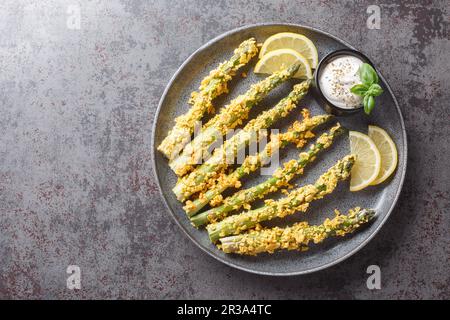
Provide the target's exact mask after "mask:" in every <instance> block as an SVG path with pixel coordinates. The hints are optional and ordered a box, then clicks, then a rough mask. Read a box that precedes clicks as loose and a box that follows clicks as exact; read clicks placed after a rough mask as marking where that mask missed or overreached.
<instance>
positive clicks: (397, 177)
mask: <svg viewBox="0 0 450 320" xmlns="http://www.w3.org/2000/svg"><path fill="white" fill-rule="evenodd" d="M278 32H297V33H301V34H304V35H306V36H307V37H309V38H310V39H311V40H312V41H313V42H314V43H315V45H316V46H317V48H318V50H319V59H320V58H321V57H323V56H324V55H326V54H327V53H329V52H331V51H334V50H336V49H341V48H351V49H355V48H353V47H351V46H350V45H349V44H347V43H345V42H344V41H342V40H339V39H338V38H336V37H334V36H332V35H329V34H327V33H325V32H322V31H319V30H316V29H313V28H309V27H305V26H300V25H292V24H260V25H251V26H246V27H242V28H239V29H236V30H233V31H230V32H227V33H225V34H223V35H221V36H219V37H217V38H215V39H213V40H211V41H210V42H208V43H207V44H205V45H204V46H203V47H201V48H200V49H198V50H197V51H196V52H194V53H193V54H192V55H191V56H190V57H189V58H188V59H187V60H186V61H185V62H184V63H183V65H182V66H181V67H180V68H179V69H178V71H177V72H176V73H175V75H174V76H173V78H172V79H171V80H170V83H169V84H168V86H167V88H166V90H165V91H164V94H163V96H162V98H161V101H160V103H159V107H158V111H157V114H156V119H155V123H154V127H153V141H152V143H153V145H152V152H153V161H154V163H153V165H154V168H155V174H156V178H157V181H158V184H159V187H160V190H161V194H162V196H163V198H164V201H165V203H166V205H167V208H168V209H169V212H170V213H171V215H172V216H173V217H174V219H175V221H176V222H177V223H178V225H179V226H180V227H181V229H182V230H183V231H184V232H185V233H186V235H187V236H188V237H189V238H190V239H191V240H192V241H193V242H194V243H195V244H196V245H197V246H199V247H200V248H201V249H202V250H203V251H205V252H207V253H208V254H210V255H211V256H213V257H214V258H216V259H218V260H220V261H222V262H223V263H226V264H228V265H230V266H233V267H236V268H238V269H241V270H246V271H249V272H253V273H259V274H267V275H297V274H305V273H309V272H314V271H317V270H321V269H324V268H327V267H329V266H331V265H334V264H336V263H338V262H340V261H342V260H344V259H346V258H348V257H349V256H350V255H352V254H354V253H355V252H357V251H358V250H359V249H361V248H362V247H363V246H364V245H365V244H367V242H368V241H369V240H370V239H371V238H372V237H373V236H374V235H375V234H376V233H377V231H378V230H379V229H380V228H381V226H382V225H383V224H384V222H385V221H386V220H387V218H388V216H389V214H390V213H391V211H392V210H393V208H394V206H395V203H396V202H397V199H398V197H399V194H400V191H401V189H402V185H403V180H404V177H405V171H406V154H407V146H406V132H405V126H404V123H403V118H402V115H401V111H400V109H399V107H398V104H397V101H396V99H395V97H394V95H393V93H392V91H391V89H390V88H389V86H388V84H387V83H386V81H385V80H384V78H383V77H381V80H382V82H383V83H382V86H383V88H384V89H385V93H384V94H383V95H382V96H380V97H378V98H377V106H376V108H375V110H374V111H373V112H372V114H371V115H370V117H367V116H365V115H364V114H357V115H353V116H349V117H345V118H339V119H338V120H339V121H340V122H341V123H342V124H343V125H345V126H346V127H347V128H349V129H352V130H358V131H361V132H366V131H367V125H368V124H375V125H380V126H381V127H383V128H384V129H385V130H387V132H389V133H390V135H391V136H392V138H393V140H394V141H395V143H396V144H397V148H398V153H399V162H398V168H397V170H396V172H395V174H394V175H393V177H392V178H390V179H389V180H388V182H386V183H383V184H381V185H379V186H376V187H370V188H367V189H365V190H363V191H361V192H356V193H351V192H350V191H348V188H349V186H348V182H344V183H341V184H340V186H338V188H337V190H335V192H334V193H333V194H332V195H331V196H328V197H327V198H324V199H322V200H320V201H317V202H315V203H313V205H312V206H311V207H310V209H309V210H308V212H306V213H304V214H297V215H294V216H291V217H289V219H285V220H284V221H278V224H279V225H284V224H287V223H292V222H295V221H301V220H307V221H308V222H310V223H319V222H321V221H322V220H323V219H325V218H326V217H330V216H332V215H333V210H334V209H335V208H338V209H339V210H341V211H343V212H344V211H346V210H348V209H349V208H352V207H354V206H361V207H367V208H374V209H376V211H377V219H376V220H375V221H374V222H373V223H372V224H371V225H369V226H367V227H366V228H364V229H362V230H361V231H360V232H357V233H355V234H353V235H350V236H348V237H346V238H339V239H328V240H327V241H326V242H324V243H322V244H320V245H312V246H311V248H310V250H309V251H307V252H304V253H300V252H277V253H275V254H271V255H270V254H263V255H259V256H257V257H242V256H237V255H226V254H224V253H223V252H221V251H219V250H218V249H217V248H216V247H215V246H213V245H212V244H211V243H210V242H209V240H208V236H207V234H206V231H204V230H197V229H195V228H193V227H192V226H191V225H190V224H189V222H188V219H187V218H186V215H185V213H184V211H183V209H182V205H181V204H180V203H179V202H178V201H177V200H176V198H175V196H174V194H173V193H172V191H171V189H172V187H173V186H174V185H175V182H176V177H175V175H174V174H173V172H171V170H170V169H169V167H168V164H167V160H166V159H165V158H164V157H163V156H162V155H161V154H160V153H159V152H157V151H156V146H158V145H159V143H160V142H161V141H162V139H163V138H164V137H165V136H166V134H167V132H168V131H169V130H170V128H171V127H172V126H173V123H174V122H173V120H174V118H175V117H176V116H178V115H180V114H183V113H184V112H186V110H187V109H188V105H187V103H186V101H187V100H188V97H189V95H190V93H191V92H192V91H194V90H196V89H197V87H198V85H199V83H200V81H201V79H202V78H203V77H204V76H205V75H207V73H208V71H209V70H210V69H212V68H214V67H215V66H216V65H217V64H218V63H219V62H221V61H223V60H225V59H226V58H227V57H228V56H230V55H231V53H232V51H233V49H234V48H235V47H237V46H238V45H239V43H240V42H242V41H243V40H245V39H247V38H249V37H255V38H256V39H257V40H258V42H263V41H264V40H265V39H266V38H267V37H269V36H270V35H272V34H275V33H278ZM369 58H370V55H369ZM255 61H256V59H253V64H251V65H250V66H249V68H248V70H245V71H249V72H248V77H247V78H245V79H244V78H241V77H236V78H238V79H237V80H236V81H233V82H232V83H231V85H230V93H229V94H228V95H226V96H225V97H221V98H219V99H216V100H215V105H216V106H220V105H223V104H225V103H227V102H228V101H230V99H232V98H233V97H236V96H237V95H238V94H240V93H243V92H245V91H246V89H247V88H248V87H249V85H250V84H251V83H254V82H256V81H258V79H260V77H259V76H256V75H255V74H253V72H251V70H252V68H253V67H254V63H255ZM293 83H295V81H292V82H290V83H286V84H284V85H282V86H281V87H280V88H278V89H276V90H275V92H273V93H272V94H271V95H270V96H269V97H267V98H266V99H265V100H264V101H263V102H262V103H261V104H260V105H259V107H257V108H256V109H255V110H254V112H253V110H252V117H254V116H255V115H256V114H257V113H258V112H260V111H261V110H264V109H266V108H268V107H269V106H272V105H273V104H274V103H276V102H277V101H278V100H279V99H280V98H281V97H283V96H284V95H285V94H287V93H288V92H289V90H290V88H291V87H292V84H293ZM300 105H301V106H307V107H308V108H310V110H311V113H312V114H313V115H314V114H319V113H323V111H322V109H321V108H320V106H319V105H318V104H317V102H316V101H315V100H314V98H313V97H312V95H311V94H309V95H308V96H307V98H306V99H304V100H303V101H301V103H300ZM297 110H300V108H299V109H297ZM288 118H289V119H286V121H282V122H280V123H278V124H277V126H276V127H277V128H279V129H281V130H283V129H285V128H287V126H288V125H289V123H290V122H292V121H293V120H294V118H299V112H298V111H295V112H293V113H292V114H291V116H290V117H288ZM323 130H325V129H323ZM317 132H318V133H320V132H321V130H319V131H317ZM288 149H290V150H287V152H286V153H282V158H283V159H282V160H284V159H289V158H293V157H295V155H296V154H298V150H296V149H295V148H288ZM348 152H349V146H348V139H347V138H346V137H341V138H340V139H339V140H338V141H337V143H336V144H335V146H334V147H332V148H331V149H330V150H328V151H326V152H325V153H322V154H321V156H320V158H319V159H317V160H316V161H315V163H314V164H313V165H310V166H309V167H307V169H306V170H305V174H304V175H303V176H302V177H300V178H299V179H297V180H296V181H295V182H296V183H300V184H305V183H312V182H313V181H314V180H315V179H316V178H317V177H318V176H319V175H320V174H321V173H322V172H324V171H325V170H326V169H327V168H328V167H330V166H332V165H333V163H334V162H335V161H336V160H338V159H339V158H340V157H342V156H344V155H345V154H347V153H348ZM263 179H264V177H261V176H259V175H255V176H254V177H252V178H251V179H247V180H246V183H245V184H244V187H245V186H250V185H253V184H255V183H258V182H260V181H262V180H263ZM276 196H277V195H275V197H276ZM199 255H200V253H199Z"/></svg>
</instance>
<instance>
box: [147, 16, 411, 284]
mask: <svg viewBox="0 0 450 320" xmlns="http://www.w3.org/2000/svg"><path fill="white" fill-rule="evenodd" d="M266 26H274V27H275V26H286V27H299V28H303V29H307V30H309V31H313V32H317V33H321V34H323V35H325V36H328V37H330V38H332V39H334V40H336V41H337V42H339V43H341V44H343V45H344V46H347V47H348V48H350V49H353V50H356V51H359V50H358V49H356V48H355V47H353V46H352V45H350V44H349V43H347V42H346V41H344V40H341V39H339V38H338V37H336V36H334V35H332V34H330V33H328V32H325V31H322V30H319V29H316V28H313V27H309V26H305V25H302V24H295V23H282V22H280V23H278V22H270V23H257V24H249V25H245V26H242V27H239V28H236V29H233V30H230V31H227V32H225V33H223V34H221V35H219V36H217V37H215V38H213V39H211V40H209V41H208V42H206V43H205V44H204V45H203V46H201V47H200V48H198V49H197V50H195V51H194V52H193V53H192V54H191V55H190V56H189V57H188V58H187V59H186V60H185V61H184V62H183V64H182V65H181V66H180V67H179V68H178V69H177V71H176V72H175V74H174V75H173V76H172V78H171V79H170V81H169V83H168V84H167V86H166V88H165V89H164V92H163V94H162V96H161V99H160V100H159V103H158V108H157V110H156V115H155V118H154V120H153V126H152V132H151V133H152V137H151V161H152V165H153V173H154V175H155V177H156V182H157V185H158V189H159V193H160V194H161V197H162V198H163V200H164V201H163V202H164V205H165V207H166V208H167V210H169V212H170V213H171V215H172V218H173V219H174V220H175V222H176V223H177V225H178V226H179V227H180V228H181V230H183V232H184V233H185V234H186V235H187V237H188V238H189V239H190V240H191V241H192V242H194V243H195V245H196V246H197V247H199V248H200V249H201V250H202V251H204V252H206V253H207V254H209V255H210V256H211V257H213V258H214V259H216V260H218V261H220V262H222V263H224V264H226V265H228V266H230V267H233V268H236V269H239V270H243V271H246V272H250V273H254V274H259V275H267V276H297V275H303V274H308V273H313V272H316V271H320V270H323V269H326V268H329V267H331V266H334V265H336V264H338V263H340V262H342V261H344V260H346V259H348V258H349V257H351V256H352V255H354V254H355V253H356V252H358V251H359V250H361V249H362V248H363V247H364V246H365V245H367V243H369V241H370V240H372V238H373V237H374V236H375V235H376V234H377V233H378V232H379V231H380V229H381V227H382V226H383V225H384V224H385V222H386V221H387V219H388V218H389V216H390V215H391V213H392V211H393V210H394V208H395V206H396V204H397V202H398V198H399V197H400V193H401V191H402V189H403V184H404V181H405V176H406V168H407V159H408V156H407V155H408V145H407V136H406V128H405V122H404V120H403V114H402V112H401V110H400V107H399V105H398V102H397V99H396V98H395V95H394V93H393V92H392V89H391V87H390V86H389V84H388V82H387V81H386V80H385V78H384V77H383V75H382V74H381V73H380V72H379V71H378V73H379V76H380V78H381V79H382V80H383V82H384V84H385V85H386V88H387V89H388V91H389V94H390V95H391V97H392V100H393V101H394V104H395V108H396V109H397V112H398V114H399V117H400V125H401V130H402V136H403V157H402V160H403V161H402V163H403V167H402V168H401V172H400V174H401V177H400V183H399V186H398V189H397V192H396V194H395V197H394V200H393V202H392V205H391V207H390V208H389V210H388V212H387V213H386V215H385V216H384V217H383V220H381V222H380V224H379V226H378V227H377V228H376V229H375V230H374V231H373V232H372V233H371V234H370V235H369V236H368V237H367V238H366V239H365V240H364V241H362V242H361V243H360V244H359V245H358V246H357V247H356V248H354V249H353V250H352V251H350V252H348V253H346V254H344V255H342V256H341V257H339V258H337V259H335V260H333V261H331V262H328V263H325V264H322V265H319V266H316V267H313V268H310V269H306V270H302V271H298V272H283V273H281V272H280V273H278V272H264V271H258V270H253V269H250V268H245V267H242V266H238V265H236V264H234V263H232V262H230V261H227V260H225V259H223V258H222V257H220V256H218V255H217V254H216V253H215V252H214V251H213V250H210V249H208V248H206V247H204V246H202V245H201V243H199V242H198V241H197V240H196V239H195V238H194V237H193V236H191V234H190V233H189V231H188V230H186V228H185V227H184V226H183V225H182V224H181V222H180V221H178V219H177V216H176V214H175V212H173V211H172V209H171V208H170V206H169V204H168V201H167V199H166V196H165V194H164V193H163V191H162V188H161V181H160V180H159V176H158V173H157V171H156V156H155V153H156V152H157V150H156V146H155V132H156V124H157V123H158V119H159V115H160V113H161V109H162V105H163V103H164V100H165V98H166V95H167V93H168V92H169V90H170V88H171V87H172V85H173V83H174V82H175V80H176V79H177V77H178V75H179V74H180V73H181V72H182V70H183V69H184V68H185V66H186V65H187V64H189V63H190V62H191V61H192V60H193V59H194V58H195V56H197V55H198V54H199V53H200V52H202V51H203V50H205V49H206V48H208V47H209V46H211V45H212V44H214V43H215V42H217V41H218V40H221V39H223V38H226V37H228V36H230V35H233V34H235V33H239V32H242V31H244V30H246V29H250V28H255V27H266Z"/></svg>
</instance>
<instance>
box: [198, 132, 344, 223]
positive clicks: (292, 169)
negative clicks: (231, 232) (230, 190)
mask: <svg viewBox="0 0 450 320" xmlns="http://www.w3.org/2000/svg"><path fill="white" fill-rule="evenodd" d="M344 131H345V129H344V128H342V127H341V126H340V125H339V124H337V125H336V126H334V127H333V128H331V129H330V132H329V133H324V134H322V135H321V136H320V137H319V138H318V139H317V140H316V143H315V144H314V145H312V146H311V148H310V149H309V151H308V152H302V153H300V155H299V158H297V159H292V160H290V161H288V162H287V163H285V164H284V166H283V167H280V168H278V169H277V170H276V171H275V173H274V174H273V175H272V177H270V178H268V179H267V180H266V181H264V182H261V183H260V184H258V185H256V186H253V187H251V188H248V189H244V190H240V191H238V192H236V193H235V194H233V195H232V196H229V197H228V198H226V199H225V200H224V201H223V204H222V205H221V206H219V207H215V208H212V209H210V210H208V211H205V212H202V213H199V214H197V215H195V216H193V217H191V222H192V223H193V224H194V225H195V226H196V227H199V226H201V225H204V224H207V223H209V222H217V221H220V220H222V219H223V218H225V217H226V216H227V215H228V213H229V212H231V211H234V210H238V209H240V208H241V207H242V206H246V205H249V204H250V203H252V202H253V201H255V200H257V199H262V198H263V197H264V196H265V195H267V194H269V193H272V192H276V191H278V189H279V188H281V187H285V186H288V183H289V181H290V180H292V179H293V178H294V177H296V176H298V175H301V174H303V169H304V168H305V167H306V165H307V164H308V163H311V162H313V161H314V160H315V159H316V156H317V154H319V152H320V151H321V150H323V149H327V148H328V147H330V146H331V144H332V143H333V140H334V138H335V137H337V136H338V135H340V134H341V133H343V132H344Z"/></svg>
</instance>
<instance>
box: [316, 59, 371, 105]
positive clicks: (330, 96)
mask: <svg viewBox="0 0 450 320" xmlns="http://www.w3.org/2000/svg"><path fill="white" fill-rule="evenodd" d="M362 64H363V61H362V60H361V59H358V58H357V57H354V56H339V57H336V58H335V59H333V60H331V61H330V62H329V63H328V64H327V65H325V67H324V68H323V69H322V70H321V72H320V75H319V85H320V89H321V91H322V93H323V95H324V96H325V98H326V99H327V100H328V101H329V102H331V103H332V104H334V105H335V106H337V107H340V108H345V109H353V108H357V107H359V106H360V105H361V104H362V100H363V97H361V96H357V95H355V94H353V93H352V92H351V91H350V89H351V87H353V86H354V85H355V84H359V83H361V80H360V79H359V76H358V69H359V67H360V66H361V65H362Z"/></svg>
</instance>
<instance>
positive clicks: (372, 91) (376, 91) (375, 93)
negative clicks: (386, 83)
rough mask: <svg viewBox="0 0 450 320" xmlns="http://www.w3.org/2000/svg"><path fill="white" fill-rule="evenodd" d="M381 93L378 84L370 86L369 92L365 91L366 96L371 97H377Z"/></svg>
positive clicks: (381, 90)
mask: <svg viewBox="0 0 450 320" xmlns="http://www.w3.org/2000/svg"><path fill="white" fill-rule="evenodd" d="M382 93H383V89H382V88H381V86H380V85H379V84H378V83H374V84H372V85H371V86H370V88H369V90H367V94H368V95H370V96H373V97H378V96H379V95H380V94H382Z"/></svg>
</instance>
